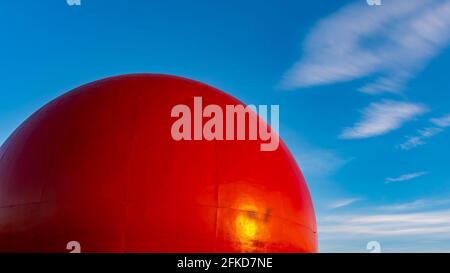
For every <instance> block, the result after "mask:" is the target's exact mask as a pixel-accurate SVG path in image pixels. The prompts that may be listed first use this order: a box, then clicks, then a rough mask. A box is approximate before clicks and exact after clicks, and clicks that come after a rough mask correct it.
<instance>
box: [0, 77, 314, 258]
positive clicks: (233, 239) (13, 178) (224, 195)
mask: <svg viewBox="0 0 450 273" xmlns="http://www.w3.org/2000/svg"><path fill="white" fill-rule="evenodd" d="M194 96H200V97H202V98H203V104H205V105H206V104H217V105H220V106H223V107H225V105H236V104H240V102H239V101H237V100H236V99H234V98H232V97H230V96H229V95H227V94H225V93H223V92H221V91H219V90H217V89H215V88H212V87H210V86H207V85H205V84H202V83H199V82H195V81H192V80H188V79H183V78H179V77H173V76H165V75H152V74H136V75H125V76H119V77H112V78H108V79H104V80H100V81H96V82H93V83H90V84H87V85H84V86H81V87H79V88H76V89H74V90H73V91H71V92H69V93H67V94H65V95H63V96H61V97H59V98H57V99H55V100H54V101H52V102H50V103H49V104H47V105H46V106H44V107H43V108H41V109H40V110H39V111H37V112H36V113H34V114H33V115H32V116H31V117H30V118H28V119H27V120H26V121H25V122H24V123H23V124H22V125H21V126H20V127H19V128H18V129H17V130H16V131H15V132H14V133H13V134H12V136H11V137H9V139H8V140H7V141H6V142H5V144H4V145H3V146H2V147H1V149H0V251H1V252H68V250H67V249H66V246H67V244H68V243H69V242H71V241H76V242H78V243H79V245H80V246H81V251H82V252H315V251H316V250H317V235H316V223H315V217H314V210H313V206H312V202H311V198H310V195H309V192H308V189H307V186H306V184H305V181H304V178H303V176H302V174H301V172H300V170H299V168H298V167H297V164H296V162H295V160H294V159H293V157H292V156H291V154H290V153H289V151H288V149H287V148H286V146H285V145H284V144H283V143H281V144H280V146H279V148H278V149H277V150H275V151H272V152H267V151H261V150H260V142H261V141H259V140H258V141H251V140H222V141H220V140H213V141H206V140H201V141H198V140H197V141H194V140H193V141H183V140H181V141H176V140H174V139H173V137H172V135H171V127H172V125H173V123H174V118H173V117H172V116H171V109H172V108H173V106H174V105H177V104H185V105H192V104H193V97H194Z"/></svg>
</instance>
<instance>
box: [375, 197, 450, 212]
mask: <svg viewBox="0 0 450 273" xmlns="http://www.w3.org/2000/svg"><path fill="white" fill-rule="evenodd" d="M449 204H450V199H417V200H414V201H412V202H406V203H400V204H392V205H385V206H379V207H377V209H378V210H384V211H391V212H393V211H394V212H395V211H410V210H420V209H426V208H431V207H440V206H443V205H449Z"/></svg>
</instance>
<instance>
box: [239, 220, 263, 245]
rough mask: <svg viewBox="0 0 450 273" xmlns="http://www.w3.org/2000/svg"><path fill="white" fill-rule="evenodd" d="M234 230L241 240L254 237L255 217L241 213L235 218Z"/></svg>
mask: <svg viewBox="0 0 450 273" xmlns="http://www.w3.org/2000/svg"><path fill="white" fill-rule="evenodd" d="M236 230H237V233H238V236H239V238H240V239H241V242H245V243H246V242H249V241H251V240H253V239H255V237H256V233H257V231H258V224H257V223H256V222H255V219H252V218H249V217H248V216H247V215H243V214H241V215H239V216H238V217H237V218H236Z"/></svg>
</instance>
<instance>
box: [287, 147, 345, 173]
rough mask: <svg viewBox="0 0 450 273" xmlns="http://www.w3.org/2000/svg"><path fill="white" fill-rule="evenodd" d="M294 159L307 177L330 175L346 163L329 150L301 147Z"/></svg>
mask: <svg viewBox="0 0 450 273" xmlns="http://www.w3.org/2000/svg"><path fill="white" fill-rule="evenodd" d="M295 158H296V159H297V161H298V163H299V165H300V166H301V169H302V171H303V172H304V173H305V175H306V176H308V177H319V176H321V177H323V176H328V175H331V174H333V173H334V172H335V171H337V170H338V169H339V168H341V167H342V166H344V165H345V164H346V163H347V162H348V160H345V159H343V158H341V157H340V156H338V155H337V154H336V153H335V152H333V151H331V150H326V149H320V148H311V147H303V149H302V150H301V152H298V153H296V154H295Z"/></svg>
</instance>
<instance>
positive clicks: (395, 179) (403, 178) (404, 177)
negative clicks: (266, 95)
mask: <svg viewBox="0 0 450 273" xmlns="http://www.w3.org/2000/svg"><path fill="white" fill-rule="evenodd" d="M426 174H427V172H415V173H408V174H403V175H400V176H398V177H388V178H386V179H385V182H386V183H390V182H404V181H409V180H412V179H415V178H418V177H421V176H424V175H426Z"/></svg>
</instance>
